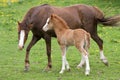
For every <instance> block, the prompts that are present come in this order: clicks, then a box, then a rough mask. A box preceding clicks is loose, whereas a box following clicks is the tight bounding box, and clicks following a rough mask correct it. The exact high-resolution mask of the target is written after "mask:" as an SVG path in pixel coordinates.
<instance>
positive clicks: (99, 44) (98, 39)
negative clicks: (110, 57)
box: [91, 34, 108, 66]
mask: <svg viewBox="0 0 120 80" xmlns="http://www.w3.org/2000/svg"><path fill="white" fill-rule="evenodd" d="M91 36H92V38H93V40H94V41H95V42H96V43H97V44H98V46H99V49H100V59H101V61H102V62H103V63H104V64H105V65H107V66H108V61H107V59H106V57H105V56H104V53H103V41H102V39H100V38H99V36H98V35H97V34H94V35H91Z"/></svg>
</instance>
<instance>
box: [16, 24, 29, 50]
mask: <svg viewBox="0 0 120 80" xmlns="http://www.w3.org/2000/svg"><path fill="white" fill-rule="evenodd" d="M29 31H30V28H29V27H28V26H27V25H26V24H23V23H20V22H18V40H19V43H18V48H19V49H20V50H22V49H23V48H24V44H25V42H26V40H27V37H28V33H29Z"/></svg>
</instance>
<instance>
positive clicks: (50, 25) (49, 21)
mask: <svg viewBox="0 0 120 80" xmlns="http://www.w3.org/2000/svg"><path fill="white" fill-rule="evenodd" d="M53 17H54V15H51V16H50V17H49V18H48V19H47V21H46V23H45V25H44V26H43V30H44V31H48V30H52V29H53V22H52V19H53Z"/></svg>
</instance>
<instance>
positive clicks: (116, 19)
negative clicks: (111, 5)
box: [93, 6, 120, 26]
mask: <svg viewBox="0 0 120 80" xmlns="http://www.w3.org/2000/svg"><path fill="white" fill-rule="evenodd" d="M93 8H94V11H95V17H96V19H97V20H98V23H101V24H103V25H105V26H120V15H116V16H112V17H108V18H106V17H104V14H103V12H102V11H101V10H100V9H99V8H97V7H95V6H94V7H93Z"/></svg>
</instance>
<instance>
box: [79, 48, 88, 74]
mask: <svg viewBox="0 0 120 80" xmlns="http://www.w3.org/2000/svg"><path fill="white" fill-rule="evenodd" d="M79 50H80V51H81V52H82V56H83V58H84V59H85V64H86V69H85V75H89V73H90V65H89V59H88V52H87V51H86V50H85V49H84V48H81V49H79Z"/></svg>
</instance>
